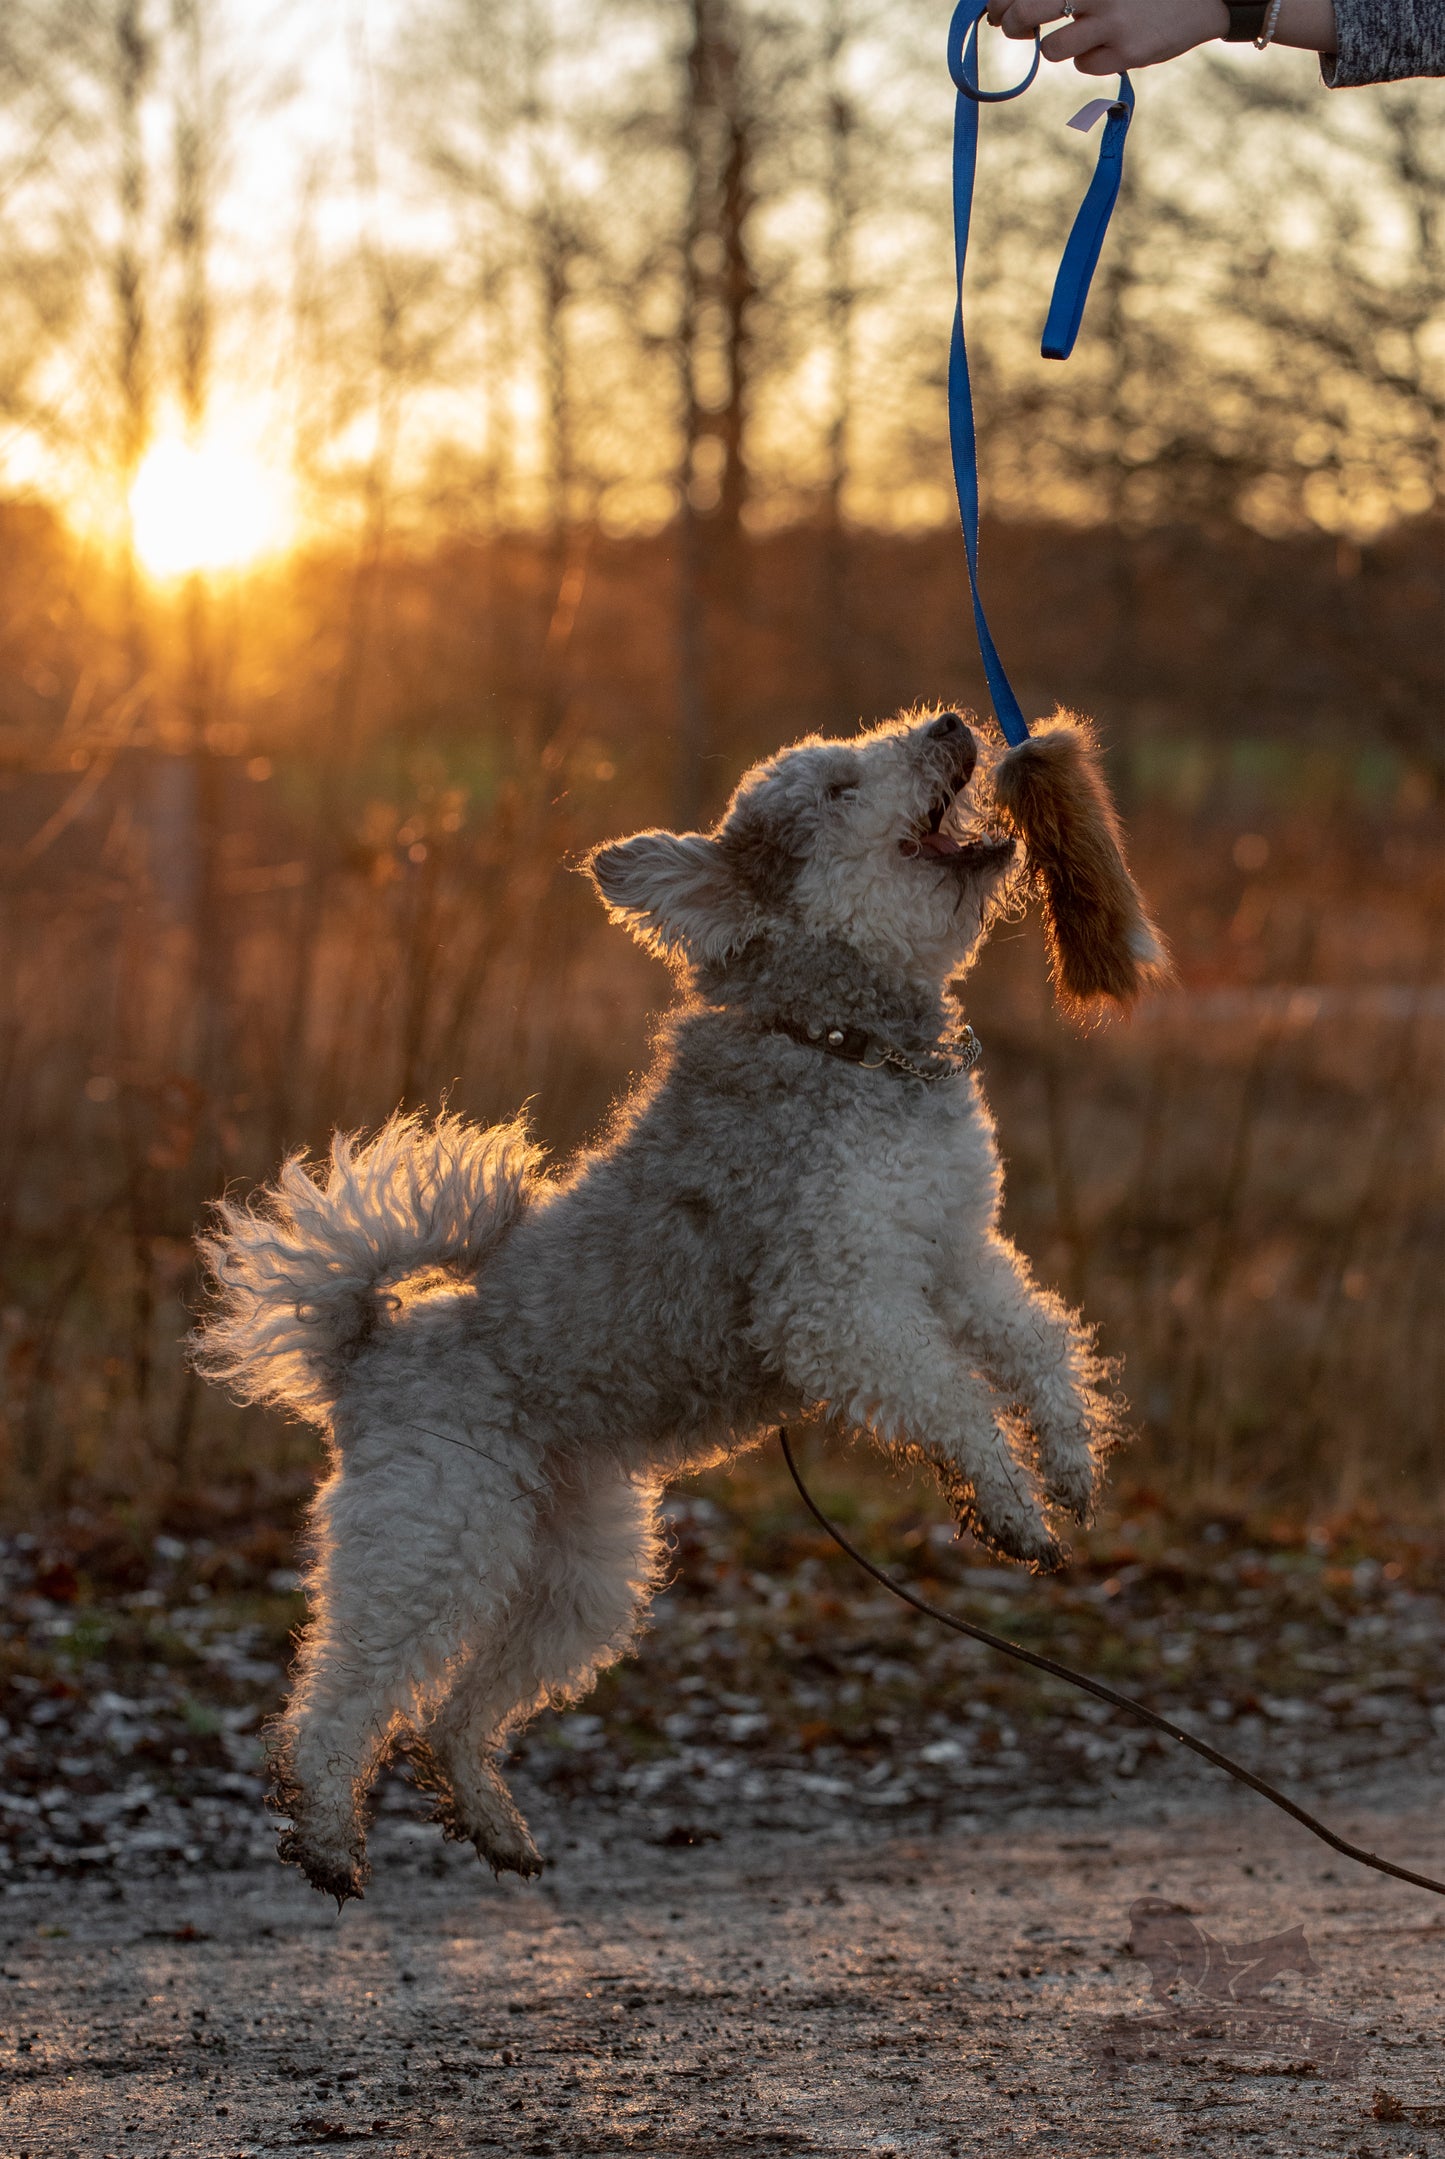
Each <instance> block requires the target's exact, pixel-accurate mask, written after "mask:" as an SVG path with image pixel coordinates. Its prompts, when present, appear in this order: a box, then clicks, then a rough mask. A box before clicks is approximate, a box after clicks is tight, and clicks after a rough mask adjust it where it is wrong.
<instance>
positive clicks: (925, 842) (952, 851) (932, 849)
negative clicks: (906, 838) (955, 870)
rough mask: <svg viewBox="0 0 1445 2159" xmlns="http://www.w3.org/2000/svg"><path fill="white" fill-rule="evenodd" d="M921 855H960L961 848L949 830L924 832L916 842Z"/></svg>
mask: <svg viewBox="0 0 1445 2159" xmlns="http://www.w3.org/2000/svg"><path fill="white" fill-rule="evenodd" d="M918 852H919V853H920V854H921V855H961V854H962V853H963V848H962V846H961V845H960V844H959V842H958V841H957V840H956V839H955V838H954V837H953V835H952V833H950V832H925V833H924V835H923V837H922V838H921V839H920V840H919V842H918Z"/></svg>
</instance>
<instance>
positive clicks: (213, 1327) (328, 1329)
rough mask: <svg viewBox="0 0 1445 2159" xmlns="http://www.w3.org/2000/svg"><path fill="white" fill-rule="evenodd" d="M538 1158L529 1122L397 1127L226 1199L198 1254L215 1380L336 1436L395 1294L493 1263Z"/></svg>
mask: <svg viewBox="0 0 1445 2159" xmlns="http://www.w3.org/2000/svg"><path fill="white" fill-rule="evenodd" d="M539 1163H540V1156H539V1151H538V1150H537V1149H536V1148H535V1147H533V1146H532V1144H531V1143H530V1142H529V1140H528V1139H527V1136H526V1134H525V1132H524V1131H523V1129H522V1127H521V1125H520V1124H515V1125H497V1126H494V1127H493V1128H492V1129H491V1130H490V1131H484V1130H482V1129H480V1128H479V1127H478V1126H476V1125H469V1124H467V1123H466V1122H465V1120H464V1119H462V1118H460V1117H452V1116H447V1115H442V1116H440V1117H438V1118H437V1119H436V1120H435V1121H434V1122H428V1121H427V1120H426V1119H425V1118H423V1117H419V1116H409V1117H402V1116H396V1117H393V1118H391V1120H390V1121H389V1122H388V1123H387V1124H385V1125H383V1127H382V1129H381V1130H380V1131H379V1132H378V1133H377V1134H376V1136H375V1137H374V1138H373V1139H371V1140H367V1141H364V1140H363V1138H362V1136H361V1135H360V1134H359V1133H341V1132H338V1133H337V1134H336V1136H335V1138H334V1139H333V1141H332V1143H331V1157H330V1160H329V1162H326V1163H320V1164H316V1165H313V1164H311V1163H310V1162H308V1160H307V1159H306V1157H305V1155H304V1154H301V1153H297V1154H294V1155H292V1156H290V1157H289V1159H288V1160H287V1161H286V1163H285V1164H284V1165H283V1167H282V1170H281V1173H280V1175H279V1176H278V1177H277V1179H276V1182H275V1184H274V1185H270V1186H267V1187H266V1189H265V1190H263V1191H261V1192H259V1193H257V1194H256V1195H255V1196H254V1197H253V1198H252V1199H251V1200H249V1201H246V1202H242V1201H236V1200H221V1201H220V1202H219V1203H218V1205H217V1206H216V1209H215V1215H216V1223H215V1227H214V1229H213V1230H212V1232H211V1233H210V1234H209V1235H206V1236H202V1237H201V1238H200V1239H199V1240H198V1242H199V1245H200V1251H201V1257H202V1260H203V1261H204V1263H205V1266H206V1269H207V1272H208V1275H209V1278H210V1287H211V1292H212V1304H211V1309H210V1312H209V1313H208V1314H207V1315H206V1316H205V1318H204V1319H203V1320H202V1322H201V1324H200V1326H199V1327H198V1328H197V1330H196V1332H195V1334H194V1335H193V1336H192V1338H191V1357H192V1362H193V1363H194V1365H195V1367H196V1370H197V1371H198V1372H200V1373H201V1374H202V1375H203V1376H204V1377H205V1378H207V1379H213V1380H218V1381H220V1382H221V1384H222V1385H224V1386H226V1387H229V1388H230V1390H231V1392H232V1393H233V1394H234V1395H235V1396H236V1397H237V1398H238V1399H239V1400H241V1401H244V1402H269V1403H273V1404H277V1405H280V1406H282V1407H285V1408H287V1409H290V1410H293V1411H295V1412H296V1414H297V1415H299V1416H302V1417H307V1418H310V1419H311V1420H312V1422H313V1423H317V1424H321V1425H323V1426H324V1425H325V1424H326V1422H327V1420H328V1416H329V1413H330V1410H331V1407H332V1405H333V1403H334V1402H335V1400H336V1397H337V1394H338V1392H339V1391H340V1387H341V1384H342V1381H343V1378H344V1374H345V1369H346V1366H347V1365H348V1364H349V1363H350V1361H351V1359H352V1358H353V1357H354V1356H355V1354H356V1352H357V1350H358V1349H359V1348H360V1347H361V1345H362V1344H363V1343H364V1342H365V1341H366V1339H367V1337H368V1336H369V1335H370V1334H371V1332H372V1330H373V1328H374V1327H375V1325H376V1321H377V1316H378V1311H379V1306H380V1300H381V1297H382V1295H383V1293H384V1291H385V1288H386V1285H387V1284H388V1283H389V1282H390V1283H400V1282H402V1281H404V1280H406V1279H407V1278H408V1277H412V1276H416V1275H419V1274H424V1273H426V1272H428V1271H430V1272H433V1273H434V1272H436V1271H437V1270H441V1271H443V1272H444V1273H445V1274H447V1275H449V1276H451V1277H452V1278H453V1279H455V1280H462V1279H465V1278H466V1277H467V1276H470V1275H473V1274H475V1273H476V1272H477V1270H478V1269H479V1268H480V1267H481V1266H483V1265H484V1263H485V1262H486V1260H487V1258H488V1257H489V1255H490V1254H491V1253H492V1252H493V1251H494V1250H495V1248H496V1246H497V1244H498V1242H499V1240H500V1239H501V1238H502V1237H503V1236H504V1235H505V1234H506V1232H507V1231H508V1229H510V1228H511V1226H512V1224H513V1223H514V1222H515V1221H516V1220H517V1218H518V1216H519V1215H520V1214H521V1213H522V1211H523V1209H524V1208H525V1207H526V1205H527V1201H528V1198H529V1196H530V1193H531V1190H532V1187H533V1186H534V1184H535V1183H536V1180H537V1177H538V1173H539Z"/></svg>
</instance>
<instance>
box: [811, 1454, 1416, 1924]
mask: <svg viewBox="0 0 1445 2159" xmlns="http://www.w3.org/2000/svg"><path fill="white" fill-rule="evenodd" d="M778 1441H779V1444H780V1445H781V1447H782V1450H783V1460H784V1461H785V1462H786V1463H787V1465H788V1473H789V1475H790V1476H791V1477H792V1480H793V1482H794V1484H795V1485H796V1486H797V1487H798V1493H799V1496H800V1497H801V1499H802V1502H803V1505H804V1506H805V1507H806V1508H807V1510H808V1512H809V1514H811V1515H812V1517H813V1519H814V1521H815V1522H817V1523H819V1525H820V1526H821V1527H822V1528H823V1529H825V1530H826V1531H827V1533H828V1535H829V1536H830V1537H831V1538H832V1539H833V1542H834V1543H835V1544H837V1545H840V1546H841V1547H842V1549H843V1550H844V1551H845V1552H846V1553H847V1554H848V1557H849V1558H850V1559H852V1560H856V1562H857V1564H858V1565H859V1566H860V1567H861V1568H862V1569H863V1571H864V1573H865V1574H871V1575H872V1577H873V1579H874V1581H875V1582H881V1583H882V1584H883V1587H884V1588H885V1589H891V1590H892V1592H893V1594H894V1596H895V1597H901V1598H902V1600H903V1602H904V1603H905V1604H911V1605H912V1606H913V1608H914V1610H915V1611H918V1612H926V1613H927V1615H928V1617H929V1618H930V1619H936V1620H937V1621H938V1622H939V1624H940V1625H941V1626H945V1627H951V1628H952V1629H953V1631H954V1633H955V1634H966V1635H968V1637H969V1638H970V1640H972V1641H975V1642H982V1643H983V1644H984V1646H985V1648H988V1649H996V1650H998V1651H999V1652H1000V1654H1001V1655H1003V1656H1005V1657H1017V1658H1018V1659H1019V1661H1020V1663H1022V1664H1032V1665H1033V1666H1034V1668H1035V1670H1037V1671H1040V1672H1047V1673H1048V1674H1049V1676H1050V1677H1051V1678H1053V1679H1062V1680H1064V1681H1065V1682H1066V1683H1067V1684H1068V1685H1069V1686H1071V1687H1082V1688H1083V1690H1084V1692H1085V1693H1086V1694H1093V1695H1096V1696H1097V1697H1098V1699H1099V1700H1100V1701H1101V1702H1108V1703H1110V1704H1111V1705H1112V1706H1113V1707H1114V1708H1115V1709H1122V1710H1124V1711H1126V1712H1127V1714H1128V1715H1129V1716H1131V1717H1138V1718H1139V1720H1140V1722H1141V1723H1143V1724H1152V1725H1153V1726H1154V1728H1155V1730H1156V1731H1160V1732H1167V1733H1168V1735H1169V1737H1170V1738H1171V1739H1177V1740H1178V1741H1179V1744H1180V1745H1181V1746H1184V1747H1188V1748H1189V1749H1190V1750H1191V1751H1192V1752H1193V1753H1195V1754H1199V1755H1202V1756H1203V1758H1204V1760H1205V1761H1206V1762H1212V1763H1213V1764H1214V1766H1215V1768H1216V1769H1222V1770H1223V1771H1224V1772H1225V1775H1226V1776H1230V1777H1233V1778H1234V1780H1235V1782H1236V1783H1237V1784H1247V1785H1248V1786H1249V1788H1250V1790H1251V1791H1252V1792H1258V1793H1259V1796H1260V1798H1261V1799H1267V1800H1268V1801H1269V1803H1270V1805H1271V1806H1275V1807H1279V1808H1281V1809H1282V1810H1283V1812H1284V1813H1286V1814H1289V1815H1293V1817H1294V1819H1295V1820H1296V1821H1297V1822H1299V1823H1300V1824H1301V1825H1302V1826H1303V1827H1304V1828H1306V1829H1307V1830H1308V1831H1309V1833H1310V1835H1311V1836H1312V1837H1318V1838H1319V1839H1320V1841H1321V1843H1323V1844H1328V1845H1329V1846H1330V1847H1331V1848H1332V1849H1333V1850H1334V1851H1337V1852H1343V1854H1344V1856H1345V1858H1346V1859H1354V1860H1357V1861H1358V1862H1359V1864H1360V1865H1361V1866H1362V1867H1373V1868H1374V1869H1375V1871H1376V1873H1377V1874H1393V1875H1394V1877H1395V1879H1396V1881H1399V1882H1411V1883H1413V1885H1414V1887H1415V1888H1416V1889H1431V1890H1433V1891H1434V1893H1435V1895H1436V1896H1437V1897H1445V1882H1437V1881H1435V1880H1434V1879H1433V1878H1432V1877H1431V1876H1430V1875H1428V1874H1415V1873H1412V1871H1411V1870H1410V1868H1409V1867H1397V1866H1396V1865H1395V1862H1394V1861H1393V1859H1381V1858H1379V1857H1377V1855H1376V1854H1375V1853H1374V1852H1367V1851H1365V1850H1363V1849H1362V1847H1361V1846H1360V1845H1358V1844H1351V1843H1350V1842H1349V1840H1348V1838H1346V1837H1339V1836H1336V1835H1335V1832H1334V1830H1333V1829H1329V1828H1327V1827H1326V1826H1325V1824H1324V1823H1323V1822H1322V1821H1320V1820H1318V1819H1317V1818H1316V1816H1314V1815H1313V1814H1308V1813H1306V1811H1305V1809H1304V1808H1303V1807H1300V1806H1296V1804H1295V1802H1294V1801H1293V1800H1292V1799H1287V1798H1286V1797H1285V1795H1284V1793H1283V1792H1279V1791H1276V1790H1275V1788H1274V1786H1273V1785H1272V1784H1267V1783H1266V1782H1265V1780H1264V1778H1263V1777H1257V1776H1256V1775H1255V1774H1254V1772H1253V1770H1251V1769H1246V1768H1244V1767H1243V1765H1242V1764H1241V1763H1239V1762H1233V1761H1231V1760H1230V1758H1229V1756H1228V1755H1227V1754H1221V1753H1220V1752H1219V1750H1218V1748H1217V1747H1211V1746H1210V1745H1209V1744H1208V1742H1207V1741H1206V1740H1203V1739H1196V1738H1195V1736H1194V1734H1193V1733H1192V1732H1186V1731H1185V1729H1184V1727H1183V1725H1182V1724H1174V1723H1171V1721H1170V1719H1169V1718H1168V1717H1162V1716H1160V1714H1159V1712H1158V1710H1157V1709H1146V1708H1145V1706H1144V1704H1143V1703H1142V1702H1136V1701H1135V1700H1134V1699H1133V1697H1132V1695H1128V1694H1120V1693H1118V1692H1117V1690H1116V1689H1115V1688H1113V1687H1106V1686H1105V1685H1104V1682H1103V1681H1102V1680H1101V1679H1089V1678H1086V1677H1085V1675H1084V1674H1083V1673H1082V1672H1075V1671H1071V1670H1070V1669H1069V1667H1068V1665H1067V1664H1057V1663H1056V1662H1055V1661H1054V1659H1053V1658H1052V1657H1045V1656H1041V1655H1040V1654H1039V1652H1038V1651H1037V1650H1034V1649H1025V1648H1024V1646H1023V1644H1022V1643H1021V1642H1011V1641H1009V1640H1008V1639H1007V1637H1006V1636H1004V1635H1002V1634H991V1633H990V1632H989V1630H988V1628H987V1627H976V1626H975V1625H974V1624H973V1622H972V1620H968V1619H956V1618H955V1617H954V1615H953V1613H952V1612H945V1611H944V1610H943V1609H942V1608H941V1606H939V1605H937V1604H930V1603H929V1601H928V1599H927V1598H926V1597H920V1596H918V1595H917V1594H916V1592H915V1591H913V1590H911V1589H909V1588H907V1587H906V1586H905V1584H904V1583H902V1582H895V1581H894V1579H893V1577H892V1575H891V1574H885V1573H884V1572H883V1569H882V1568H881V1567H875V1566H874V1564H873V1562H872V1560H871V1559H868V1558H867V1557H865V1555H864V1554H863V1553H862V1552H860V1551H859V1549H858V1547H857V1545H856V1544H854V1543H852V1542H851V1541H850V1540H849V1539H848V1538H847V1537H845V1536H844V1534H843V1532H842V1530H841V1529H839V1527H838V1525H837V1523H836V1522H832V1521H830V1520H829V1519H828V1516H827V1515H826V1514H824V1512H823V1510H822V1508H821V1507H820V1506H819V1505H818V1502H817V1501H816V1499H814V1497H813V1495H812V1493H811V1492H810V1491H809V1490H808V1487H807V1485H806V1484H804V1482H803V1473H802V1471H801V1470H800V1469H799V1467H798V1464H797V1460H796V1458H795V1457H794V1454H793V1449H792V1446H791V1444H790V1443H789V1440H788V1430H787V1426H786V1425H781V1424H780V1425H779V1426H778Z"/></svg>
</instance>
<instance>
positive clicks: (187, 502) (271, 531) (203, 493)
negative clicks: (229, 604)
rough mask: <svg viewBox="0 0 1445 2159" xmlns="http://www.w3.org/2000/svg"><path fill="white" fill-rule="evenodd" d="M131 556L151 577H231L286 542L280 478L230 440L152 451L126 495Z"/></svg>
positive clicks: (287, 517) (171, 440)
mask: <svg viewBox="0 0 1445 2159" xmlns="http://www.w3.org/2000/svg"><path fill="white" fill-rule="evenodd" d="M130 511H131V521H132V530H133V533H134V537H135V550H136V553H137V555H138V556H139V557H140V561H141V564H142V566H143V567H144V568H145V569H146V570H147V571H148V572H149V573H150V575H151V576H152V577H156V578H167V577H186V576H189V575H190V574H191V573H192V572H193V571H196V570H236V569H240V568H242V567H243V566H244V565H245V564H247V563H251V562H255V561H258V560H259V559H260V557H262V556H263V555H274V554H278V553H280V552H281V550H282V549H284V548H285V547H287V546H288V545H289V544H290V542H291V540H292V538H293V535H294V528H295V506H294V503H293V501H292V496H291V488H290V485H289V483H288V481H287V480H286V478H285V476H284V475H283V474H280V473H278V472H276V471H275V470H274V468H272V467H270V466H268V465H266V464H265V463H264V462H263V461H262V460H261V459H260V458H259V457H257V456H256V454H255V453H254V451H250V450H248V449H246V448H245V447H244V446H243V445H242V444H240V443H238V442H236V441H234V440H226V439H224V438H222V439H216V438H211V439H209V440H203V441H201V442H197V443H191V442H186V441H183V440H181V439H179V438H177V437H167V438H165V439H163V440H162V441H159V442H155V443H152V445H151V447H150V449H149V450H148V451H147V452H146V454H145V457H144V459H143V460H142V463H141V467H140V470H139V472H138V473H137V474H136V477H135V484H134V486H133V487H132V488H131V491H130Z"/></svg>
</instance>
